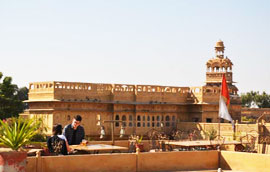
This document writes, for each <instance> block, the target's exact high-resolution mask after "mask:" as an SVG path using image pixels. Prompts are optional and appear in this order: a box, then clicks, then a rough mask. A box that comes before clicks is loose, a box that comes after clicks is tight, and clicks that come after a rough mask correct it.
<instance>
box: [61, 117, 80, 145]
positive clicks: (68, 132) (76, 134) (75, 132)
mask: <svg viewBox="0 0 270 172" xmlns="http://www.w3.org/2000/svg"><path fill="white" fill-rule="evenodd" d="M81 121H82V117H81V116H80V115H76V116H74V118H73V121H72V123H71V124H68V125H66V126H65V128H64V131H63V135H64V136H66V138H67V141H68V144H69V145H79V144H80V143H81V142H82V140H83V139H84V128H83V127H82V126H81V125H80V124H81Z"/></svg>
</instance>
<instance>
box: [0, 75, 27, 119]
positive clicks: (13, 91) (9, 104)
mask: <svg viewBox="0 0 270 172" xmlns="http://www.w3.org/2000/svg"><path fill="white" fill-rule="evenodd" d="M2 78H3V74H2V73H1V72H0V119H4V118H10V117H13V116H18V115H19V113H21V112H22V111H23V109H24V104H23V102H22V100H20V98H19V95H18V93H19V89H18V86H17V85H15V84H12V78H11V77H4V79H3V80H2V81H1V79H2Z"/></svg>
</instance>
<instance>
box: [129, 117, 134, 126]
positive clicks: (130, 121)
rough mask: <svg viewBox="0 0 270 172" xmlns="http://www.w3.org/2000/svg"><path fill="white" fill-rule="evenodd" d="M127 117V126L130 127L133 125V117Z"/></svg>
mask: <svg viewBox="0 0 270 172" xmlns="http://www.w3.org/2000/svg"><path fill="white" fill-rule="evenodd" d="M128 119H129V123H128V126H129V127H132V126H133V118H132V115H129V117H128Z"/></svg>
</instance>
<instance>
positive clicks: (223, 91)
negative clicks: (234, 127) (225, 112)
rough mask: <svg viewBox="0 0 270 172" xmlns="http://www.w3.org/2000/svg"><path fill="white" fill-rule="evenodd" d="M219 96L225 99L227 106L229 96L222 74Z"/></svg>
mask: <svg viewBox="0 0 270 172" xmlns="http://www.w3.org/2000/svg"><path fill="white" fill-rule="evenodd" d="M221 96H223V97H224V98H225V101H226V104H227V106H228V105H229V104H230V95H229V90H228V86H227V82H226V77H225V75H224V74H223V76H222V85H221Z"/></svg>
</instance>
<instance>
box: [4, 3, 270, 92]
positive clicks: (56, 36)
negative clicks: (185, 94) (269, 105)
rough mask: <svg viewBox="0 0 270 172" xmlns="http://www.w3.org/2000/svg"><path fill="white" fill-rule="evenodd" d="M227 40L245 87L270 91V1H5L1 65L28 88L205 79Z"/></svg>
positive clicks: (236, 73)
mask: <svg viewBox="0 0 270 172" xmlns="http://www.w3.org/2000/svg"><path fill="white" fill-rule="evenodd" d="M219 39H221V40H223V41H224V44H225V47H226V51H225V55H227V56H228V57H229V58H230V59H231V60H232V62H233V63H234V66H233V72H234V81H236V82H237V83H236V86H237V87H238V88H239V91H240V93H242V92H247V91H250V90H258V91H266V92H267V93H270V60H269V58H270V56H269V53H270V1H269V0H260V1H254V0H237V1H235V0H226V1H214V0H204V1H199V0H196V1H195V0H163V1H161V0H136V1H135V0H133V1H131V0H122V1H120V0H119V1H118V0H106V1H105V0H95V1H89V0H85V1H83V0H76V1H74V0H46V1H38V0H32V1H28V0H24V1H19V0H18V1H12V0H0V71H1V72H3V73H4V75H8V76H12V77H13V82H14V83H16V84H18V85H19V86H20V87H22V86H28V83H29V82H36V81H53V80H56V81H77V82H93V83H123V84H152V85H156V84H157V85H169V86H202V85H204V81H205V72H206V65H205V64H206V62H207V60H208V59H210V58H212V57H213V56H214V46H215V43H216V41H218V40H219Z"/></svg>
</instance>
